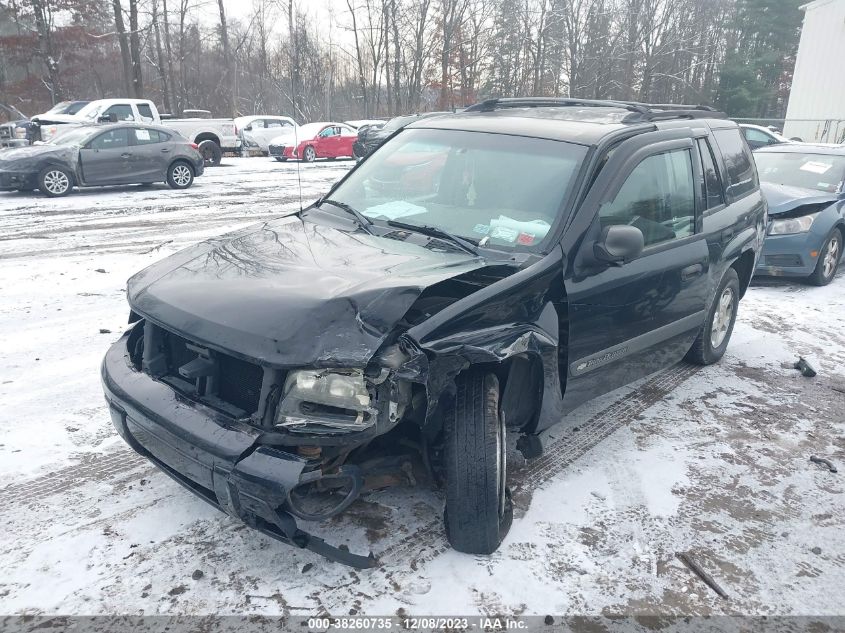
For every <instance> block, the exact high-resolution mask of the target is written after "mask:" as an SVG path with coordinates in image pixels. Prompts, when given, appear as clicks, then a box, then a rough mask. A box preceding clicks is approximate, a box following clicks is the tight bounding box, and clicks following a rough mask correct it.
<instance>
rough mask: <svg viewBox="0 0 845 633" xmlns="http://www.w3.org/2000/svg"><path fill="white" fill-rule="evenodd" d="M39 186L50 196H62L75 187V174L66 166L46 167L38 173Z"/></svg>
mask: <svg viewBox="0 0 845 633" xmlns="http://www.w3.org/2000/svg"><path fill="white" fill-rule="evenodd" d="M38 188H39V189H40V190H41V192H42V193H43V194H44V195H46V196H48V197H50V198H61V197H62V196H66V195H67V194H69V193H70V190H71V189H73V174H71V173H70V172H69V171H68V170H67V169H65V168H64V167H45V168H44V169H42V170H41V173H40V174H38Z"/></svg>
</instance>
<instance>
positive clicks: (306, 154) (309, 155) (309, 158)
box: [302, 145, 317, 163]
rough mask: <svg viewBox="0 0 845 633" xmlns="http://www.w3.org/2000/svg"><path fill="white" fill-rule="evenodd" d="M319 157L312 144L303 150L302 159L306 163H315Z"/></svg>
mask: <svg viewBox="0 0 845 633" xmlns="http://www.w3.org/2000/svg"><path fill="white" fill-rule="evenodd" d="M316 159H317V152H316V151H315V150H314V148H313V147H311V146H310V145H309V146H308V147H306V148H305V151H303V152H302V160H304V161H305V162H306V163H313V162H314V161H315V160H316Z"/></svg>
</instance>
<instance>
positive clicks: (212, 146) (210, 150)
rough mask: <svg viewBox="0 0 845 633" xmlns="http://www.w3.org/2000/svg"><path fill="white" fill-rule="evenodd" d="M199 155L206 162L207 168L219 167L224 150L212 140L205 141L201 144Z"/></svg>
mask: <svg viewBox="0 0 845 633" xmlns="http://www.w3.org/2000/svg"><path fill="white" fill-rule="evenodd" d="M198 147H199V153H200V154H202V159H203V160H204V161H205V166H206V167H217V165H219V164H220V161H221V160H223V150H222V149H220V146H219V145H218V144H217V143H215V142H214V141H212V140H207V141H203V142H202V143H200V144H199V146H198Z"/></svg>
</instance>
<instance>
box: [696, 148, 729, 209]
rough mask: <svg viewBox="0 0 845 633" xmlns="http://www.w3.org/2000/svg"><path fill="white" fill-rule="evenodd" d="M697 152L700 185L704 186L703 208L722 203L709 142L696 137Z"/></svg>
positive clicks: (719, 184)
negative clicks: (700, 176) (699, 163)
mask: <svg viewBox="0 0 845 633" xmlns="http://www.w3.org/2000/svg"><path fill="white" fill-rule="evenodd" d="M698 152H699V154H700V155H701V171H702V185H703V187H704V189H703V191H702V192H701V193H702V198H704V208H705V209H712V208H713V207H718V206H719V205H720V204H723V203H724V198H723V197H722V182H721V181H720V180H719V172H717V171H716V163H715V162H714V160H713V154H712V150H711V149H710V143H708V142H707V141H706V140H704V139H703V138H700V139H698Z"/></svg>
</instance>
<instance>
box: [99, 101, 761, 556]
mask: <svg viewBox="0 0 845 633" xmlns="http://www.w3.org/2000/svg"><path fill="white" fill-rule="evenodd" d="M765 216H766V206H765V202H764V200H763V198H762V196H761V194H760V189H759V186H758V183H757V176H756V172H755V171H754V164H753V161H752V160H751V157H750V153H749V152H748V147H747V145H746V144H745V142H744V141H743V140H742V137H741V134H740V131H739V129H738V128H737V126H736V124H735V123H732V122H730V121H728V120H726V119H724V118H723V117H722V116H721V115H720V114H719V113H716V112H713V111H712V110H710V109H708V108H703V107H682V108H667V107H666V106H646V105H640V104H629V103H617V102H606V101H579V100H569V99H558V100H542V99H540V100H537V99H515V100H493V101H488V102H484V103H482V104H479V105H477V106H474V107H472V108H470V109H469V110H468V111H467V112H465V113H462V114H457V115H449V116H443V117H438V118H432V119H428V120H425V121H420V122H416V123H414V124H412V125H410V126H408V127H407V128H404V129H402V130H400V131H397V132H396V133H395V134H394V135H393V136H392V137H391V138H390V139H388V140H387V141H386V143H385V144H384V145H382V146H381V147H380V148H379V149H378V150H377V151H376V152H374V153H373V154H372V155H370V156H368V157H367V158H366V159H365V160H363V161H362V162H360V163H359V164H358V166H357V167H356V168H355V169H353V170H352V171H350V172H349V174H348V175H347V176H346V177H345V178H344V179H343V180H341V181H340V182H339V183H338V184H337V185H335V186H334V187H333V188H332V190H331V191H330V192H329V193H328V194H327V195H326V196H325V197H323V198H322V199H320V200H319V201H317V202H316V203H315V204H313V205H311V206H309V207H307V208H305V209H303V210H302V211H300V212H298V213H295V214H293V215H288V216H286V217H282V218H279V219H276V220H273V221H269V222H265V223H263V224H259V225H256V226H252V227H249V228H246V229H243V230H240V231H237V232H235V233H232V234H230V235H226V236H223V237H221V238H218V239H212V240H208V241H206V242H203V243H201V244H198V245H196V246H194V247H191V248H189V249H187V250H184V251H182V252H180V253H177V254H175V255H173V256H171V257H169V258H167V259H164V260H163V261H160V262H158V263H156V264H154V265H152V266H150V267H149V268H147V269H146V270H144V271H142V272H140V273H138V274H137V275H135V276H134V277H132V278H131V279H130V281H129V283H128V288H127V294H128V300H129V304H130V307H131V313H130V319H129V320H130V323H131V328H130V329H129V330H128V331H127V332H126V334H125V335H124V336H123V337H122V338H121V339H120V340H119V341H118V342H117V343H115V344H114V346H113V347H112V348H111V349H110V350H109V352H108V354H107V355H106V358H105V360H104V362H103V366H102V380H103V385H104V388H105V394H106V400H107V401H108V405H109V409H110V412H111V416H112V420H113V423H114V425H115V427H116V428H117V430H118V432H119V433H120V435H121V436H122V437H123V438H124V439H125V440H126V442H127V443H129V445H131V446H132V447H133V448H134V449H135V450H136V451H137V452H139V453H140V454H142V455H144V456H146V457H147V458H148V459H149V460H151V461H152V462H153V463H155V464H156V465H157V466H159V467H160V468H161V469H162V470H163V471H164V472H166V473H167V474H169V475H170V476H172V477H173V478H174V479H176V480H177V481H178V482H180V483H181V484H182V485H184V486H185V487H187V488H189V489H190V490H191V491H193V492H194V493H196V494H197V495H199V496H200V497H202V498H203V499H205V500H206V501H208V502H210V503H212V504H214V505H215V506H216V507H218V508H220V509H222V510H224V511H225V512H227V513H229V514H231V515H233V516H235V517H238V518H240V519H242V520H243V521H245V522H246V523H248V524H249V525H250V526H252V527H254V528H256V529H258V530H260V531H262V532H264V533H266V534H269V535H271V536H273V537H275V538H278V539H280V540H282V541H284V542H286V543H289V544H291V545H294V546H297V547H300V548H305V549H309V550H312V551H314V552H317V553H319V554H322V555H324V556H327V557H328V558H331V559H333V560H338V561H341V562H343V563H346V564H349V565H352V566H355V567H369V566H372V565H375V564H376V562H377V561H376V560H375V559H374V557H372V556H366V555H359V554H355V553H351V552H349V551H347V550H345V549H344V548H342V547H336V546H334V545H330V544H328V543H326V542H325V541H323V540H322V539H320V538H317V537H315V536H313V535H312V534H310V533H308V532H307V531H305V530H304V529H303V527H302V524H301V523H298V520H299V521H300V522H302V521H304V522H308V521H320V520H325V519H328V518H330V517H333V516H335V515H337V514H338V513H340V512H342V511H343V510H345V509H346V508H347V507H349V505H350V504H351V503H353V502H354V501H355V500H356V499H357V498H358V497H359V496H360V495H361V494H363V493H365V492H367V491H369V490H373V489H377V488H381V487H384V486H386V485H389V484H391V483H396V482H402V481H405V482H408V481H415V482H421V481H428V482H431V483H433V484H434V485H438V486H441V487H442V489H443V490H444V497H445V510H444V521H445V526H446V533H447V536H448V539H449V542H450V543H451V545H452V546H453V547H454V548H456V549H457V550H460V551H462V552H469V553H475V554H489V553H491V552H493V551H495V550H496V548H497V547H498V546H499V544H500V543H501V541H502V539H503V537H504V536H505V534H506V533H507V531H508V529H509V527H510V525H511V522H512V515H513V510H512V504H511V500H510V496H509V493H508V490H507V486H506V476H507V451H506V440H507V435H508V434H516V435H518V436H519V442H518V444H517V447H518V448H519V449H520V450H521V451H522V452H523V454H524V455H525V456H526V457H527V458H535V457H537V456H538V455H540V454H541V452H542V448H543V447H542V442H541V441H540V439H539V433H540V432H541V431H542V430H544V429H546V428H548V427H550V426H552V425H554V424H556V423H559V422H560V421H561V420H562V419H563V418H564V416H565V415H566V413H567V412H569V411H571V410H572V409H574V408H575V407H577V406H578V405H580V404H582V403H583V402H585V401H587V400H589V399H591V398H593V397H595V396H598V395H600V394H602V393H606V392H608V391H611V390H613V389H615V388H617V387H619V386H622V385H624V384H626V383H628V382H631V381H633V380H636V379H638V378H641V377H643V376H645V375H647V374H649V373H651V372H654V371H657V370H659V369H661V368H664V367H666V366H669V365H672V364H674V363H676V362H678V361H680V360H681V359H683V358H687V359H688V360H690V361H692V362H696V363H701V364H708V363H713V362H716V361H718V360H719V359H720V358H721V357H722V355H723V354H724V353H725V350H726V348H727V345H728V342H729V340H730V336H731V332H732V330H733V325H734V321H735V319H736V315H737V310H738V306H739V301H740V298H741V297H742V295H743V294H744V292H745V290H746V288H747V287H748V283H749V281H750V278H751V273H752V271H753V270H754V266H755V262H756V259H757V255H758V253H759V250H760V248H761V245H762V243H763V236H764V227H765ZM420 471H422V476H420Z"/></svg>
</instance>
